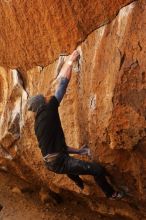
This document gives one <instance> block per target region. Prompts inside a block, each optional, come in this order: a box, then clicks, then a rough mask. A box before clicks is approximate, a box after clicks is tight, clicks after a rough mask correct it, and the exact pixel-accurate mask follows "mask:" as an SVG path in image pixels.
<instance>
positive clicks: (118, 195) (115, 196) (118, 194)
mask: <svg viewBox="0 0 146 220" xmlns="http://www.w3.org/2000/svg"><path fill="white" fill-rule="evenodd" d="M123 197H124V193H123V192H122V191H121V192H114V193H113V195H112V196H111V197H110V199H113V200H120V199H122V198H123Z"/></svg>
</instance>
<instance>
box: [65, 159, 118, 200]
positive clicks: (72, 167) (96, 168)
mask: <svg viewBox="0 0 146 220" xmlns="http://www.w3.org/2000/svg"><path fill="white" fill-rule="evenodd" d="M63 173H64V174H68V175H74V176H77V175H92V176H93V177H94V179H95V181H96V183H97V184H98V185H99V187H100V188H101V189H102V191H103V192H104V193H105V195H106V196H107V197H111V196H112V195H113V194H114V193H115V190H114V189H113V187H112V186H111V185H110V184H109V183H108V181H107V179H106V177H105V175H106V172H105V169H104V168H103V167H102V166H101V165H99V164H97V163H90V162H86V161H82V160H78V159H75V158H73V157H67V159H66V160H65V161H64V170H63Z"/></svg>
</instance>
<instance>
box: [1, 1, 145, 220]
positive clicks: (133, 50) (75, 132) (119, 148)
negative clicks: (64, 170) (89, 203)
mask: <svg viewBox="0 0 146 220" xmlns="http://www.w3.org/2000/svg"><path fill="white" fill-rule="evenodd" d="M18 2H19V3H20V1H17V2H15V1H10V2H8V1H7V2H5V3H4V1H3V2H1V3H0V4H1V6H2V7H0V10H2V8H3V13H1V15H0V16H1V20H2V19H4V16H2V14H4V12H5V14H6V13H8V14H9V13H10V12H11V10H12V9H13V10H14V8H15V7H16V8H15V10H14V11H13V13H14V16H13V18H15V19H16V18H18V17H19V18H20V21H19V20H16V21H17V22H18V21H19V22H18V23H19V26H18V25H16V23H13V24H15V25H14V26H15V29H17V27H18V33H17V34H18V35H17V34H16V32H13V31H14V30H15V29H13V30H12V29H10V32H9V33H8V34H10V33H11V37H10V36H9V37H8V38H9V39H7V38H5V37H3V40H4V39H5V40H6V41H7V43H8V42H10V39H11V40H12V38H16V39H15V40H14V39H13V41H11V46H12V47H10V44H9V43H8V44H7V45H6V44H4V43H3V44H1V46H0V53H1V54H2V55H1V56H0V57H1V58H0V64H1V65H2V66H7V68H6V67H5V68H3V67H1V68H0V114H1V119H0V125H1V126H0V139H1V140H0V144H1V149H0V150H1V160H0V163H1V169H7V170H10V171H11V172H13V173H16V174H17V175H19V176H20V177H21V178H23V179H25V180H26V181H29V182H33V183H38V184H40V183H44V184H48V185H49V186H50V185H51V186H52V187H54V185H57V186H59V187H63V188H64V187H66V188H69V189H71V190H76V191H77V190H78V189H77V188H76V187H75V186H74V185H73V184H72V183H71V182H70V181H69V180H67V178H66V177H65V176H62V175H59V176H58V175H55V174H52V173H50V172H48V171H47V170H46V169H45V167H44V165H43V161H42V158H41V153H40V150H39V149H38V147H37V142H36V138H35V136H34V131H33V114H32V113H29V112H27V111H26V108H25V107H26V106H25V104H26V101H27V97H28V96H29V95H34V94H37V93H43V94H45V96H47V97H49V96H50V95H51V94H53V92H54V88H55V83H54V81H55V70H56V66H57V60H55V59H56V57H57V55H58V54H59V53H60V52H62V51H63V50H65V51H67V52H69V51H71V50H72V49H73V48H75V46H76V45H78V44H79V42H81V41H83V42H82V43H80V44H79V49H80V50H81V52H82V53H81V54H82V55H81V66H80V72H79V73H75V72H73V76H72V80H71V82H70V85H69V87H68V90H67V94H66V96H65V98H64V100H63V102H62V104H61V106H60V115H61V119H62V125H63V127H64V130H65V136H66V141H67V143H68V145H71V146H74V147H76V148H78V146H81V145H82V144H83V143H87V144H88V145H89V146H90V148H91V152H92V154H93V159H94V160H96V161H100V162H101V163H102V164H104V165H105V166H106V168H107V169H108V170H109V172H110V173H111V175H112V177H113V180H114V182H115V185H116V186H118V187H119V186H120V187H124V189H127V190H128V191H129V194H130V196H131V197H130V198H131V200H132V201H133V206H134V205H135V207H136V206H138V207H139V210H140V214H139V216H141V215H143V217H142V218H141V217H133V216H135V215H133V212H134V213H135V210H136V208H135V207H132V205H130V209H129V208H128V207H129V206H128V204H129V202H128V201H127V203H126V202H125V204H123V207H124V208H123V209H122V208H120V207H118V206H117V209H116V208H115V209H116V211H115V212H117V213H119V214H121V213H122V214H121V215H123V216H127V217H130V218H131V219H144V216H145V213H144V209H143V204H144V203H145V202H146V200H145V198H146V190H145V189H146V158H145V150H146V147H145V144H146V121H145V118H146V111H145V109H146V75H145V74H146V73H145V69H146V58H145V54H146V40H145V39H146V31H145V30H146V23H145V14H146V2H145V1H144V0H139V1H134V2H133V3H131V4H129V5H127V6H125V7H123V8H122V9H121V10H120V11H119V13H118V14H117V16H116V17H115V18H114V19H113V16H114V15H115V14H116V13H117V9H118V8H120V7H122V6H123V4H127V2H128V1H118V2H117V3H116V4H115V5H114V3H113V4H112V2H111V3H110V4H109V3H108V1H106V3H104V4H99V3H98V4H97V3H96V2H95V1H94V2H92V4H91V3H90V4H89V1H88V3H87V2H86V4H85V5H84V3H83V1H78V3H77V4H75V2H74V1H72V2H71V6H70V7H69V6H68V4H67V3H65V2H64V4H62V3H60V1H59V2H58V5H61V4H62V6H60V7H59V9H57V8H55V5H56V3H57V2H56V1H54V3H52V4H51V3H50V4H51V7H43V6H44V5H42V6H41V7H38V2H37V1H36V4H34V7H30V5H29V4H30V3H26V4H24V2H23V5H25V6H26V9H28V8H29V10H27V12H26V14H25V16H26V18H27V13H28V15H29V16H28V17H29V18H28V19H29V20H28V22H29V21H31V22H33V23H35V22H34V19H36V20H37V19H40V18H41V14H40V11H41V10H43V9H44V8H45V9H44V10H45V11H46V12H44V16H46V17H47V12H48V11H47V10H49V12H50V11H51V13H52V14H53V13H55V12H56V10H57V13H58V16H62V17H61V18H60V17H54V18H53V19H56V20H53V21H54V22H52V29H49V28H46V27H47V26H45V25H43V24H44V23H42V26H39V25H38V26H37V27H36V26H35V25H32V23H28V24H29V25H30V26H29V25H28V26H27V25H26V20H25V19H24V17H23V16H22V17H21V14H24V13H22V12H23V10H24V9H25V7H21V4H18ZM61 2H62V1H61ZM14 3H15V4H14ZM31 3H32V4H33V2H32V1H31ZM6 4H7V5H6ZM27 4H28V5H27ZM43 4H45V3H43ZM47 4H49V3H47ZM78 4H79V5H78ZM106 4H107V5H106ZM14 5H15V7H14ZM108 5H110V7H111V10H109V7H108ZM113 5H114V6H113ZM8 6H9V10H8ZM12 6H13V7H12ZM28 6H29V7H28ZM90 6H91V7H90ZM17 7H19V9H20V10H18V11H19V13H20V12H21V13H20V14H19V16H18V15H17V13H16V12H17V10H16V9H17ZM56 7H57V6H56ZM86 7H87V9H86ZM6 8H7V10H6ZM31 8H32V10H30V9H31ZM38 8H39V9H38ZM42 8H43V9H42ZM66 8H67V9H68V10H66ZM71 8H74V16H72V15H73V14H72V13H71V12H70V11H69V10H70V9H71ZM78 8H84V10H80V11H78ZM102 8H104V10H103V12H104V13H101V11H102ZM37 9H38V12H37V13H38V15H40V17H39V16H37V14H36V13H33V10H37ZM96 9H97V11H96ZM105 9H108V10H105ZM58 10H61V12H62V13H61V12H59V11H58ZM64 11H65V12H66V11H67V13H71V14H69V15H68V18H70V17H71V18H72V19H73V20H70V19H68V20H69V21H68V22H67V24H64V21H66V19H65V18H64V14H63V12H64ZM87 12H88V13H87ZM93 12H94V13H93ZM95 12H96V13H95ZM99 12H100V13H99ZM31 13H32V14H33V15H34V16H35V18H34V17H33V16H32V17H31V16H30V15H31ZM98 13H99V14H98ZM75 15H76V16H75ZM91 15H93V17H92V16H91ZM50 16H51V15H50ZM66 16H67V15H66ZM69 16H70V17H69ZM86 16H87V17H86ZM88 16H89V17H90V19H89V17H88ZM74 17H75V18H74ZM51 18H52V17H51ZM83 18H84V19H83ZM5 19H6V18H5ZM7 19H8V18H7ZM76 19H77V21H78V23H77V21H76ZM86 19H87V20H86ZM97 20H99V21H100V22H99V23H96V21H97ZM22 21H23V25H24V24H25V25H24V32H23V31H22V28H20V27H21V25H22V24H21V22H22ZM45 21H46V20H44V22H45ZM89 21H90V22H89ZM108 21H111V22H110V23H108V24H105V23H107V22H108ZM9 22H10V20H9ZM9 22H8V21H7V22H6V24H9ZM61 22H62V23H61ZM70 22H71V23H70ZM40 23H41V22H40ZM45 24H46V23H45ZM55 24H56V25H58V26H59V24H60V26H59V27H58V26H55ZM78 24H80V25H78ZM103 24H104V25H103ZM46 25H50V23H49V24H46ZM63 25H65V26H66V29H65V31H63V32H61V30H64V28H63V27H64V26H63ZM67 25H68V26H67ZM74 25H75V26H74ZM101 25H102V26H101ZM99 26H101V27H99ZM56 27H58V29H57V28H56ZM98 27H99V28H98ZM1 28H2V30H3V29H4V25H3V27H1ZM19 28H20V29H21V31H22V32H21V34H20V30H19ZM25 28H28V29H27V31H25V30H26V29H25ZM34 28H36V29H37V28H38V29H37V31H36V32H34ZM43 28H44V29H43ZM68 28H69V29H68ZM94 29H95V30H94ZM28 30H29V31H28ZM40 30H41V31H42V32H40ZM47 30H48V32H47ZM53 30H54V31H53ZM55 30H56V32H55ZM57 30H58V32H57ZM92 30H94V31H93V32H92V33H90V32H91V31H92ZM43 31H44V32H45V31H46V32H47V33H46V32H45V33H46V34H44V37H45V39H44V41H43V38H42V37H41V36H42V35H43V33H44V32H43ZM60 32H61V35H59V34H60ZM3 33H5V31H3ZM34 33H35V34H38V35H39V36H38V37H36V36H37V35H35V34H34ZM58 33H59V34H58ZM69 33H72V34H71V37H70V38H69V37H68V36H69ZM89 33H90V34H89ZM22 35H23V36H22ZM20 36H22V40H21V41H20V40H19V39H20ZM34 36H35V37H34ZM49 36H53V38H52V37H51V38H50V37H49ZM0 37H2V35H1V36H0ZM32 40H33V43H32ZM51 40H52V41H53V42H52V41H51ZM18 41H19V43H18ZM38 41H39V42H38ZM3 42H4V41H3ZM26 42H27V43H26ZM64 42H65V43H64ZM48 43H49V44H48ZM13 44H14V45H13ZM4 45H5V46H4ZM24 45H25V46H24ZM37 45H38V46H37ZM23 47H24V48H25V49H24V50H23ZM46 48H47V49H46ZM4 51H6V53H4ZM23 53H25V55H24V56H23ZM49 63H52V64H50V65H48V66H46V67H42V65H46V64H49ZM34 65H37V66H36V67H34V68H31V69H29V68H30V67H33V66H34ZM9 66H10V67H11V69H9V68H8V67H9ZM14 67H15V68H16V69H12V68H14ZM20 67H21V68H20ZM18 69H19V70H20V72H19V71H18ZM26 69H27V71H26ZM21 70H22V72H21ZM85 159H87V158H85ZM87 181H90V184H91V188H92V185H93V184H92V180H89V178H87ZM52 183H53V185H52ZM93 189H94V191H95V192H96V188H95V185H93ZM84 193H86V194H89V195H92V194H93V191H90V188H87V189H85V192H84ZM98 193H99V192H98ZM100 194H101V192H100ZM101 196H103V194H101ZM137 204H138V205H137ZM105 206H106V205H105ZM107 207H108V206H107ZM107 207H106V208H105V210H106V211H105V212H107V213H108V208H107ZM114 207H116V204H115V206H114ZM101 209H102V207H101ZM99 210H100V208H99ZM99 210H98V211H99ZM122 210H124V211H122ZM125 210H126V211H125ZM113 212H114V211H113ZM136 212H137V211H136ZM136 216H137V215H136Z"/></svg>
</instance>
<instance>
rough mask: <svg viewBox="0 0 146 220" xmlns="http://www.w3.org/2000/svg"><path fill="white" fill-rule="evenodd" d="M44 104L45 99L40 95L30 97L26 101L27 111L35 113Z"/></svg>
mask: <svg viewBox="0 0 146 220" xmlns="http://www.w3.org/2000/svg"><path fill="white" fill-rule="evenodd" d="M45 103H46V100H45V97H44V96H43V95H41V94H39V95H36V96H32V97H30V98H29V99H28V101H27V109H28V111H32V112H37V111H38V109H39V108H40V107H41V106H42V105H44V104H45Z"/></svg>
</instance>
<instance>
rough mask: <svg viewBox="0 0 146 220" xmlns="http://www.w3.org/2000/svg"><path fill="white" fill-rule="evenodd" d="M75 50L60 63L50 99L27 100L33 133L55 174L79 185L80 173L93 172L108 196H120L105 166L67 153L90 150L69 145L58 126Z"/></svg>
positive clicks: (42, 97) (46, 161)
mask: <svg viewBox="0 0 146 220" xmlns="http://www.w3.org/2000/svg"><path fill="white" fill-rule="evenodd" d="M79 56H80V55H79V52H78V51H77V50H75V51H73V53H72V54H71V55H70V56H69V58H68V59H67V60H66V61H65V63H64V64H63V66H62V68H61V70H60V73H59V75H58V77H57V82H58V84H57V89H56V92H55V94H54V95H53V96H52V97H51V98H50V100H49V101H46V100H45V97H44V96H43V95H41V94H40V95H36V96H33V97H31V98H29V100H28V110H29V111H32V112H34V113H35V114H36V115H35V134H36V137H37V140H38V142H39V147H40V149H41V152H42V155H43V158H44V161H45V164H46V166H47V168H48V169H49V170H50V171H52V172H55V173H58V174H67V176H68V177H69V178H70V179H71V180H73V181H74V182H75V184H76V185H77V186H79V187H80V188H81V189H83V188H84V183H83V180H82V179H81V178H80V177H79V175H92V176H93V177H94V179H95V182H96V183H97V184H98V186H99V187H100V188H101V189H102V191H103V192H104V194H105V195H106V196H107V197H111V198H120V197H121V194H120V193H119V192H117V191H115V190H114V189H113V187H112V186H111V185H110V184H109V182H108V181H107V179H106V171H105V169H104V168H103V167H102V166H101V165H100V164H97V163H95V162H85V161H83V160H79V159H75V158H73V157H71V156H70V155H69V154H70V153H71V154H79V155H83V154H87V155H88V154H89V148H88V147H87V146H83V147H82V148H80V149H79V150H77V149H74V148H71V147H68V146H67V144H66V142H65V137H64V132H63V129H62V126H61V121H60V117H59V112H58V107H59V104H60V102H61V100H62V98H63V96H64V94H65V92H66V89H67V86H68V83H69V81H70V79H71V74H72V65H73V62H74V61H76V60H77V59H79Z"/></svg>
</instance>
